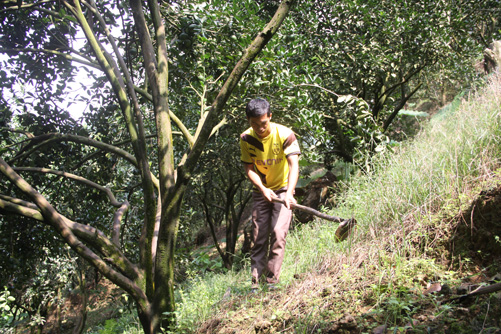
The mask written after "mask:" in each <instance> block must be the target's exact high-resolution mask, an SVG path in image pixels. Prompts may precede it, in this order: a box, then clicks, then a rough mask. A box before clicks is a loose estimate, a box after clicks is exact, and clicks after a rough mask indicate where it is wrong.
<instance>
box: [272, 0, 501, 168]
mask: <svg viewBox="0 0 501 334" xmlns="http://www.w3.org/2000/svg"><path fill="white" fill-rule="evenodd" d="M499 13H500V9H499V2H498V1H476V0H462V1H441V2H438V3H437V2H436V1H394V0H383V1H381V0H374V1H358V0H354V1H329V0H328V1H303V2H301V3H300V4H299V5H298V8H297V10H296V11H294V13H293V14H292V16H293V20H289V21H288V22H287V28H286V29H284V30H282V34H281V36H280V37H281V38H282V39H283V41H284V42H282V41H280V40H278V39H277V40H276V41H275V42H277V43H279V44H275V45H276V50H277V53H280V54H282V55H284V54H287V56H285V57H283V58H280V57H277V58H276V59H275V61H273V62H271V63H270V64H268V66H269V67H270V68H272V69H273V71H270V73H274V74H278V75H276V76H277V77H279V78H280V80H281V82H289V90H288V91H284V90H282V92H283V96H281V100H280V101H277V102H278V103H279V104H280V105H281V106H282V107H283V109H284V110H288V111H289V114H290V115H292V116H293V117H294V118H295V119H296V126H295V128H297V129H298V130H299V131H300V134H301V135H302V139H303V140H304V141H305V142H307V141H309V142H310V144H309V145H308V146H311V147H312V148H313V150H316V151H317V152H318V151H322V152H323V153H324V156H325V161H326V163H328V162H329V161H332V160H333V159H343V160H345V161H349V162H352V161H359V159H360V158H362V157H363V156H364V155H365V153H371V152H374V151H375V150H379V149H384V147H385V145H386V144H387V143H388V142H389V138H388V137H389V136H391V126H392V124H393V123H394V121H395V119H397V118H398V117H399V112H400V111H401V110H402V109H404V108H406V106H407V105H408V104H409V102H411V101H412V99H413V98H414V97H416V96H417V95H416V94H418V93H419V92H423V94H430V93H433V90H437V91H441V90H442V87H447V86H452V87H451V88H454V89H461V87H462V86H461V84H462V83H467V82H469V81H470V82H471V78H472V73H474V70H473V64H474V63H475V61H476V59H478V57H479V55H480V54H481V50H482V48H484V47H485V46H487V45H488V44H489V42H491V41H492V39H493V38H496V35H498V34H499V19H498V18H499ZM285 45H286V47H285ZM281 49H282V50H281ZM269 80H273V79H272V78H270V79H269ZM461 81H462V82H461ZM434 82H436V84H434V85H432V83H434ZM283 88H285V87H282V89H283ZM359 153H362V154H359Z"/></svg>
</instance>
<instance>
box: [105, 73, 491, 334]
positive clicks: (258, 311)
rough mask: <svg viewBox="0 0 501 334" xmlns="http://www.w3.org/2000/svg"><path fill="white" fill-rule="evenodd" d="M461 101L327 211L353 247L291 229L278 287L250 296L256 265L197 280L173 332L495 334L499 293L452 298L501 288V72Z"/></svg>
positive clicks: (328, 231)
mask: <svg viewBox="0 0 501 334" xmlns="http://www.w3.org/2000/svg"><path fill="white" fill-rule="evenodd" d="M459 102H460V103H454V104H452V105H451V106H450V107H449V108H448V109H447V110H446V111H444V112H442V113H439V114H438V115H439V117H438V116H437V117H435V118H434V119H432V120H431V121H430V122H429V124H427V125H426V126H425V128H424V130H423V131H422V132H421V133H420V134H419V135H418V136H417V137H416V138H415V139H413V140H412V141H409V142H407V143H404V144H402V145H400V146H398V147H395V148H394V152H393V153H388V154H386V155H385V156H382V157H378V158H377V160H376V161H374V162H373V164H372V165H371V166H372V167H371V170H365V171H364V173H361V175H359V176H357V177H354V178H353V179H352V180H351V181H350V183H349V184H345V185H344V188H345V191H344V192H342V193H341V194H340V195H339V199H338V202H339V203H340V204H339V206H338V207H336V208H334V209H332V210H331V211H330V212H328V211H329V210H326V211H327V212H328V213H331V214H335V215H336V216H340V217H346V218H348V217H355V218H356V219H357V221H358V228H357V230H356V233H355V234H354V235H353V236H352V237H351V238H350V239H349V240H347V241H345V242H342V243H336V242H335V240H336V239H335V236H334V233H335V230H336V228H337V224H335V223H331V222H327V221H320V220H318V221H316V222H314V223H312V224H308V225H304V226H301V227H299V228H297V229H295V230H293V231H291V232H290V234H289V236H288V244H287V248H286V258H285V261H284V264H283V272H282V277H281V284H280V286H279V289H278V290H277V291H264V290H263V291H261V292H259V293H257V294H250V279H249V268H244V270H241V271H239V272H230V273H227V274H208V275H206V276H205V277H197V278H195V279H193V280H191V281H190V282H188V283H187V284H186V286H185V287H180V288H179V289H178V290H177V293H178V319H179V328H178V329H177V330H176V333H256V332H257V333H403V332H405V331H409V330H410V329H411V332H412V333H429V332H435V333H444V332H450V333H479V332H481V331H483V332H484V333H494V332H495V330H498V329H499V327H501V323H500V319H501V301H500V296H498V295H496V294H486V295H482V296H479V297H473V298H468V299H466V300H465V301H462V302H457V301H451V299H452V298H454V297H456V296H458V295H462V294H465V293H467V292H468V291H469V289H472V288H475V287H476V286H481V285H488V284H490V283H492V282H498V281H499V280H501V274H499V273H501V261H500V259H501V241H500V238H501V218H499V217H501V161H500V157H501V76H492V77H490V78H489V81H488V82H487V83H486V84H485V85H483V86H482V88H479V89H478V91H476V92H471V93H470V94H469V95H465V96H463V97H462V99H461V101H459ZM496 274H499V275H498V276H495V275H496ZM489 280H490V281H489ZM436 290H440V291H436ZM107 327H108V328H104V332H115V331H114V329H117V328H120V329H121V332H123V331H124V328H126V329H125V331H127V332H128V333H137V332H139V331H140V330H139V325H138V324H137V320H135V318H133V317H122V318H120V319H119V320H118V321H116V322H108V323H107ZM109 327H113V328H114V329H111V328H109ZM127 328H128V329H127ZM106 330H108V331H106Z"/></svg>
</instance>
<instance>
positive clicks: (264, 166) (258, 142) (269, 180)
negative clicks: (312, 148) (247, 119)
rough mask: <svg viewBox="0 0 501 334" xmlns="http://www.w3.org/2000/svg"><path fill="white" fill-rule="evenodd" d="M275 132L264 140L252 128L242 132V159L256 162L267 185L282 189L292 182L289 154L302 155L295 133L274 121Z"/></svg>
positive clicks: (258, 171) (272, 124)
mask: <svg viewBox="0 0 501 334" xmlns="http://www.w3.org/2000/svg"><path fill="white" fill-rule="evenodd" d="M270 126H271V133H270V134H269V135H268V136H266V137H265V138H263V139H261V138H259V137H258V136H257V134H256V133H255V132H254V130H253V129H252V128H249V129H247V130H246V131H245V132H244V133H242V134H241V135H240V153H241V156H240V159H241V160H242V162H243V163H245V164H253V165H254V170H255V171H256V172H257V173H258V174H259V176H260V177H261V181H262V182H263V185H264V186H265V187H266V188H270V189H271V190H278V189H280V188H283V187H285V186H286V185H287V183H288V177H289V164H288V163H287V157H288V156H289V155H293V154H301V151H300V149H299V144H298V142H297V139H296V136H295V135H294V132H293V131H292V130H291V129H289V128H287V127H285V126H283V125H280V124H276V123H271V124H270Z"/></svg>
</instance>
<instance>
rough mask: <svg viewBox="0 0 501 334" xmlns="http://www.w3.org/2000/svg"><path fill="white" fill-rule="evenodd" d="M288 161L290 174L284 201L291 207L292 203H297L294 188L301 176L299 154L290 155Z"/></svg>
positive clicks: (288, 207)
mask: <svg viewBox="0 0 501 334" xmlns="http://www.w3.org/2000/svg"><path fill="white" fill-rule="evenodd" d="M287 163H288V164H289V176H288V185H287V192H286V193H285V198H284V202H285V206H286V207H287V209H290V203H294V204H296V203H297V202H296V199H295V198H294V189H296V184H297V180H298V178H299V155H298V154H292V155H289V156H288V157H287Z"/></svg>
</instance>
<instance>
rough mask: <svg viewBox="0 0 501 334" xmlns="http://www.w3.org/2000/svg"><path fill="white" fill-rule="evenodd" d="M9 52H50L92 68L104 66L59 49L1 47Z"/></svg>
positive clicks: (0, 51)
mask: <svg viewBox="0 0 501 334" xmlns="http://www.w3.org/2000/svg"><path fill="white" fill-rule="evenodd" d="M9 52H17V53H21V52H38V53H50V54H54V55H56V56H60V57H63V58H66V59H68V60H71V61H74V62H76V63H80V64H84V65H87V66H89V67H92V68H95V69H97V70H100V71H102V68H101V67H100V66H99V65H98V64H95V63H92V62H89V61H86V60H82V59H78V58H75V57H73V56H71V55H69V54H67V53H64V52H61V51H57V50H51V49H35V48H9V49H5V48H0V53H9Z"/></svg>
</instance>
